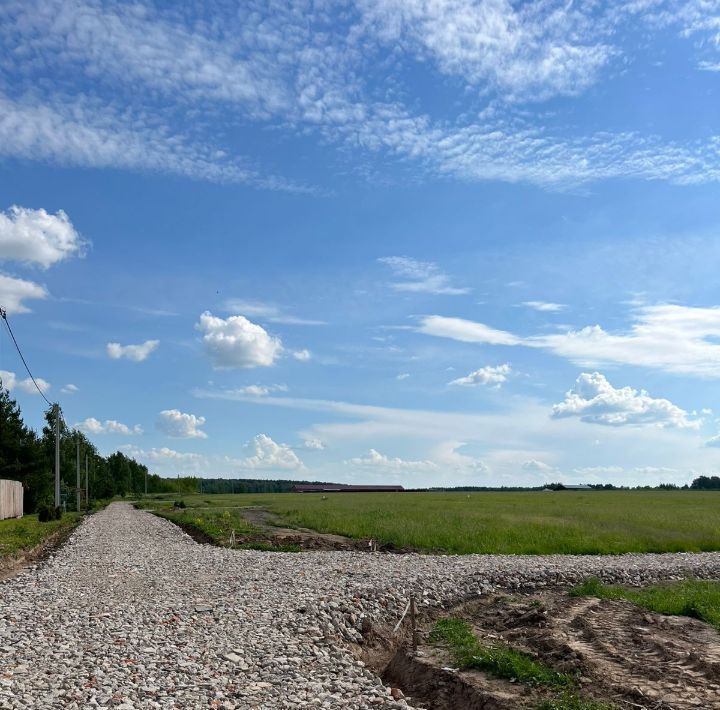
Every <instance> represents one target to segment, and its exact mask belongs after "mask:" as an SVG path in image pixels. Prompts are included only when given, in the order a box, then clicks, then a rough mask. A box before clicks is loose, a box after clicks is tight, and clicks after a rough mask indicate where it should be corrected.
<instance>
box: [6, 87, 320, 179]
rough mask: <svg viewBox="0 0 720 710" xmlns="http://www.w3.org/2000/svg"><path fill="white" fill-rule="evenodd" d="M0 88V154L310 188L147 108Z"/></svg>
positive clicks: (84, 165)
mask: <svg viewBox="0 0 720 710" xmlns="http://www.w3.org/2000/svg"><path fill="white" fill-rule="evenodd" d="M29 96H31V97H32V98H21V99H11V98H9V97H7V96H4V95H3V94H2V93H0V156H4V157H7V158H16V159H21V160H37V161H42V162H48V163H57V164H60V165H70V166H81V167H91V168H119V169H124V170H140V171H151V172H161V173H170V174H175V175H181V176H184V177H188V178H193V179H197V180H208V181H210V182H217V183H239V184H250V185H254V186H257V187H261V188H265V189H269V190H283V191H288V192H299V193H314V192H316V190H315V189H314V188H308V187H306V186H303V185H298V184H295V183H292V182H291V181H289V180H285V179H284V178H282V177H276V176H273V175H263V174H261V173H258V172H256V171H254V170H252V169H250V168H248V167H247V166H246V165H245V164H244V163H245V161H244V160H243V159H242V158H241V157H229V156H228V155H227V153H225V152H224V151H221V150H218V149H217V148H216V147H213V146H211V145H208V144H206V143H205V142H204V141H202V140H201V139H193V138H189V137H188V136H185V135H180V134H176V133H174V131H173V130H172V128H171V127H170V126H169V125H167V124H166V125H158V120H151V119H149V118H148V116H147V114H145V113H142V112H141V113H139V114H136V115H132V112H131V110H130V109H125V110H123V111H119V112H118V111H113V110H112V108H110V106H109V105H108V104H100V103H99V102H97V101H96V100H94V99H91V98H87V97H84V96H82V95H79V96H76V97H74V98H73V100H72V102H69V101H67V102H66V101H64V100H62V99H60V98H58V97H57V96H50V97H47V99H46V101H45V102H39V101H38V100H37V99H36V98H35V97H34V96H33V94H32V93H30V94H29Z"/></svg>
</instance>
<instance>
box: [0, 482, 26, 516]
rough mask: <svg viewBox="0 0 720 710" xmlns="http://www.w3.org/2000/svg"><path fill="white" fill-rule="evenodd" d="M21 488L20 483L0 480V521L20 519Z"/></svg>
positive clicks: (21, 507) (21, 508)
mask: <svg viewBox="0 0 720 710" xmlns="http://www.w3.org/2000/svg"><path fill="white" fill-rule="evenodd" d="M22 515H23V487H22V483H20V481H5V480H2V479H0V520H4V519H5V518H22Z"/></svg>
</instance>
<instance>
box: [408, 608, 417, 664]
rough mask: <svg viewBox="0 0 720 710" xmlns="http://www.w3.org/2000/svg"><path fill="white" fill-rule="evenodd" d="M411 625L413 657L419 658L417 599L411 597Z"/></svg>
mask: <svg viewBox="0 0 720 710" xmlns="http://www.w3.org/2000/svg"><path fill="white" fill-rule="evenodd" d="M410 625H411V626H412V649H413V655H414V656H417V649H418V639H417V623H416V618H415V597H410Z"/></svg>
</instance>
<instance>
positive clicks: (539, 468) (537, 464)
mask: <svg viewBox="0 0 720 710" xmlns="http://www.w3.org/2000/svg"><path fill="white" fill-rule="evenodd" d="M522 468H523V470H524V471H536V472H538V473H550V472H551V471H555V470H556V469H555V468H554V467H553V466H549V465H548V464H546V463H545V462H543V461H538V460H537V459H528V460H527V461H523V464H522Z"/></svg>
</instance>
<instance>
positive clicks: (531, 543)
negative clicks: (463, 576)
mask: <svg viewBox="0 0 720 710" xmlns="http://www.w3.org/2000/svg"><path fill="white" fill-rule="evenodd" d="M175 497H176V498H177V496H175ZM183 500H184V502H185V504H186V505H187V506H188V513H187V514H188V515H189V514H190V512H191V511H192V510H196V509H208V510H209V509H215V510H221V511H224V510H228V511H231V513H233V515H234V511H236V510H237V509H238V508H241V507H248V506H254V507H261V508H265V509H266V510H269V511H271V512H273V513H275V514H277V515H278V516H279V517H280V518H281V520H282V522H283V524H284V525H287V526H290V527H292V526H295V527H306V528H312V529H314V530H318V531H320V532H330V533H336V534H340V535H345V536H348V537H355V538H361V539H370V538H373V539H375V540H378V541H379V542H381V543H383V544H386V545H392V546H395V547H397V548H409V549H415V550H421V551H425V552H445V553H449V554H468V553H492V554H501V553H502V554H555V553H557V554H619V553H623V552H700V551H711V550H720V492H711V491H560V492H554V493H544V492H521V493H504V492H491V493H485V492H482V493H480V492H478V493H435V492H432V493H334V494H328V495H325V496H322V495H318V494H302V493H272V494H244V495H207V494H205V495H191V496H184V497H183ZM142 505H143V506H144V507H150V508H152V507H159V508H162V507H165V508H167V507H169V506H171V505H172V499H170V500H167V501H162V500H154V499H152V498H147V499H145V500H144V501H143V502H142Z"/></svg>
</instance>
